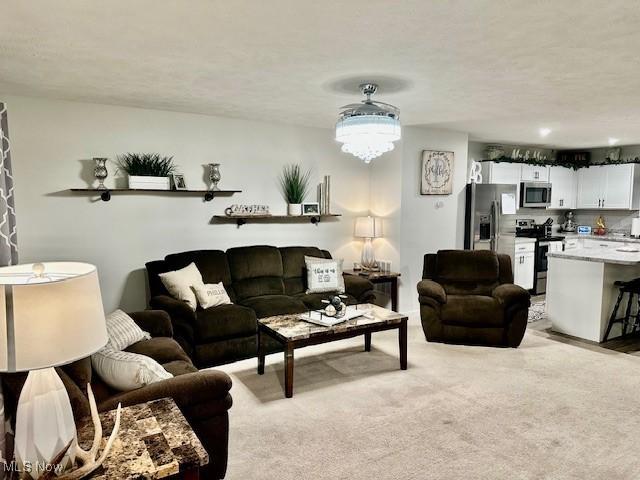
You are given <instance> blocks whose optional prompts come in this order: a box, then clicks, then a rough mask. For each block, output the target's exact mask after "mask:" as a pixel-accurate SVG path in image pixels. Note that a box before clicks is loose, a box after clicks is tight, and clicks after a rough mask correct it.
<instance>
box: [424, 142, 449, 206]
mask: <svg viewBox="0 0 640 480" xmlns="http://www.w3.org/2000/svg"><path fill="white" fill-rule="evenodd" d="M452 188H453V152H445V151H439V150H424V151H423V152H422V175H421V183H420V194H421V195H449V194H451V191H452Z"/></svg>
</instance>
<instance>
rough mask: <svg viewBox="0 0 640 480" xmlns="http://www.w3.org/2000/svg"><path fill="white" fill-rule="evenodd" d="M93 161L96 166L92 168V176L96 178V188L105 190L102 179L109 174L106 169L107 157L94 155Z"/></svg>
mask: <svg viewBox="0 0 640 480" xmlns="http://www.w3.org/2000/svg"><path fill="white" fill-rule="evenodd" d="M93 161H94V162H95V164H96V166H95V168H94V169H93V176H94V177H96V180H98V187H97V188H98V190H106V189H107V187H105V186H104V181H105V180H106V179H107V177H108V176H109V172H108V171H107V159H106V158H104V157H94V159H93Z"/></svg>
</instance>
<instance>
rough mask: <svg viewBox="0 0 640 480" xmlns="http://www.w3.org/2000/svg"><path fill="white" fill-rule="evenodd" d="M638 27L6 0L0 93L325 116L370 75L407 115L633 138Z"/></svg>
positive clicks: (414, 119) (567, 0)
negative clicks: (349, 88) (351, 87)
mask: <svg viewBox="0 0 640 480" xmlns="http://www.w3.org/2000/svg"><path fill="white" fill-rule="evenodd" d="M639 32H640V6H639V4H638V2H637V1H635V0H627V1H611V0H609V1H602V0H585V1H580V0H549V1H545V0H518V1H501V0H465V1H462V0H457V1H456V0H449V1H442V0H433V1H427V0H415V1H412V0H403V1H399V2H394V1H391V0H367V1H363V0H339V1H337V0H321V1H318V0H313V1H311V0H268V1H267V0H265V1H260V0H189V1H165V0H136V1H132V0H127V1H125V0H109V1H103V2H97V1H86V0H65V1H59V0H56V1H54V0H51V1H43V0H29V1H12V2H9V1H7V2H2V3H1V4H0V95H2V94H3V93H4V94H18V95H32V96H45V97H53V98H63V99H72V100H81V101H91V102H99V103H108V104H119V105H130V106H140V107H149V108H158V109H168V110H177V111H186V112H197V113H206V114H215V115H228V116H234V117H245V118H256V119H261V120H274V121H278V122H286V123H296V124H302V125H312V126H322V127H332V126H333V123H334V121H335V119H336V114H337V111H338V107H339V106H341V105H343V104H345V103H349V102H352V101H354V100H357V95H356V94H355V93H354V94H353V95H350V94H348V93H345V85H347V86H348V85H349V81H346V82H345V79H347V80H348V79H354V80H353V82H354V84H357V83H358V81H357V80H359V79H362V80H375V79H376V78H377V77H380V78H383V79H384V80H385V82H383V83H386V84H388V85H389V88H388V90H387V94H386V95H385V92H384V88H383V89H381V92H380V94H379V95H378V97H379V99H380V100H382V101H387V102H390V103H394V104H396V105H397V106H399V107H400V109H401V112H402V116H401V118H402V120H403V123H404V124H406V125H410V124H412V125H418V124H420V125H436V126H441V127H446V128H451V129H456V130H462V131H467V132H470V134H471V135H472V138H476V139H480V140H495V141H502V142H511V143H534V144H536V143H537V144H542V143H546V144H549V145H556V146H594V145H604V144H606V141H607V138H608V137H617V138H619V139H620V140H621V143H640V89H639V87H640V55H639V52H640V33H639ZM393 90H396V91H395V92H393ZM397 90H400V91H397ZM543 126H544V127H550V128H552V129H553V131H552V133H551V134H550V135H549V136H548V137H547V138H546V139H544V141H543V140H541V139H540V137H539V135H538V129H539V128H540V127H543Z"/></svg>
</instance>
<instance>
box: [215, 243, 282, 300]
mask: <svg viewBox="0 0 640 480" xmlns="http://www.w3.org/2000/svg"><path fill="white" fill-rule="evenodd" d="M227 259H228V260H229V268H230V270H231V279H232V280H233V289H234V290H235V293H236V299H237V300H238V303H240V302H239V301H240V300H243V299H246V298H250V297H257V296H260V295H283V294H284V282H283V269H282V257H281V256H280V251H279V250H278V249H277V248H276V247H270V246H266V245H259V246H254V247H237V248H230V249H229V250H227Z"/></svg>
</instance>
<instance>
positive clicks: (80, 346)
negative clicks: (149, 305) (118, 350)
mask: <svg viewBox="0 0 640 480" xmlns="http://www.w3.org/2000/svg"><path fill="white" fill-rule="evenodd" d="M107 340H108V337H107V329H106V324H105V317H104V310H103V307H102V297H101V295H100V285H99V283H98V273H97V271H96V267H95V266H93V265H89V264H86V263H72V262H52V263H36V264H28V265H16V266H11V267H4V268H0V371H2V372H21V371H29V375H28V376H27V380H26V382H25V384H24V387H23V388H22V392H21V394H20V400H19V402H18V407H17V414H16V432H15V456H16V462H17V463H18V467H19V468H20V469H21V470H23V469H25V468H24V467H25V464H27V462H30V463H31V465H32V467H33V470H32V471H31V472H30V475H31V477H32V478H34V479H35V478H38V477H39V476H40V475H41V474H42V473H43V471H38V469H36V468H35V467H36V465H38V464H37V463H36V462H40V464H43V463H44V464H46V463H49V462H50V461H51V460H52V459H53V458H54V457H55V455H56V454H58V453H60V451H61V450H62V449H63V448H64V447H66V446H67V444H68V443H69V442H70V441H72V440H74V439H75V438H76V428H75V423H74V420H73V412H72V410H71V403H70V401H69V396H68V395H67V391H66V389H65V387H64V384H63V383H62V380H61V379H60V377H59V376H58V374H57V373H56V371H55V369H54V368H53V367H56V366H59V365H64V364H67V363H71V362H73V361H75V360H79V359H81V358H84V357H87V356H88V355H91V354H92V353H95V352H96V351H98V350H99V349H101V348H102V347H103V346H104V345H105V344H106V343H107ZM73 452H74V449H73V448H72V449H69V455H68V456H67V458H65V459H64V460H63V462H62V463H63V464H67V465H68V464H69V463H70V461H73V458H71V456H73Z"/></svg>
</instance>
